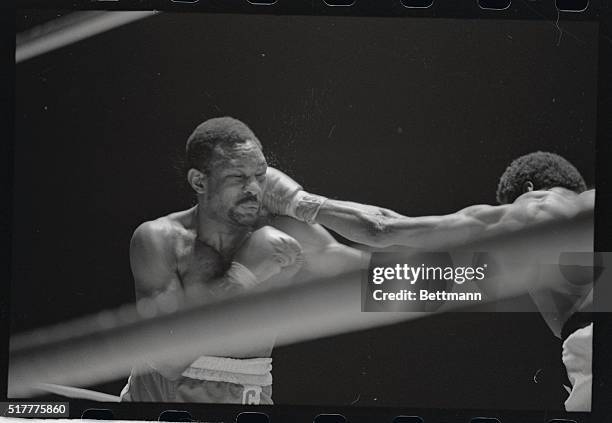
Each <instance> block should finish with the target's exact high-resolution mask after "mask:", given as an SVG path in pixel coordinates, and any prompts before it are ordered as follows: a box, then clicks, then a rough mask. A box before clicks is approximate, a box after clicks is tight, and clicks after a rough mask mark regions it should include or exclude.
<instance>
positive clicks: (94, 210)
mask: <svg viewBox="0 0 612 423" xmlns="http://www.w3.org/2000/svg"><path fill="white" fill-rule="evenodd" d="M564 29H565V31H564V33H563V34H562V37H561V40H560V42H559V33H558V32H557V30H556V28H555V27H554V25H552V24H541V23H540V24H535V23H526V22H509V21H480V22H476V21H472V22H470V21H455V20H437V21H430V20H423V19H420V20H408V19H399V20H396V19H372V20H369V21H366V20H363V19H357V18H344V19H341V18H322V17H319V18H316V19H314V18H290V17H274V18H272V17H261V16H257V17H255V16H249V17H248V19H247V18H245V17H240V16H233V17H229V16H222V15H218V16H204V15H201V16H197V15H191V16H188V15H163V16H157V17H154V18H151V19H148V20H145V21H141V22H138V23H135V24H131V25H129V26H126V27H123V28H120V29H115V30H113V31H111V32H108V33H105V34H103V35H101V36H97V37H94V38H91V39H89V40H87V41H85V42H81V43H78V44H76V45H73V46H70V47H68V48H64V49H61V50H59V51H56V52H54V53H52V54H48V55H45V56H42V57H40V58H37V59H34V60H30V61H28V62H26V63H23V64H20V65H18V67H17V73H16V76H17V84H16V100H17V107H16V145H15V160H16V162H15V163H16V164H15V168H16V173H15V191H14V193H15V194H14V195H15V208H14V222H13V241H14V244H13V248H14V249H13V256H14V262H13V283H12V285H11V312H12V322H11V330H12V331H13V332H20V331H23V330H26V329H29V328H33V327H36V326H41V325H46V324H49V323H54V322H59V321H63V320H66V319H68V318H71V317H74V316H77V315H82V314H85V313H89V312H94V311H98V310H102V309H105V308H109V307H115V306H118V305H120V304H123V303H126V302H129V301H131V300H132V299H133V287H132V282H131V275H130V271H129V263H128V259H127V254H128V244H129V238H130V236H131V233H132V231H133V229H134V228H135V227H136V226H137V225H138V224H139V223H141V222H142V221H145V220H149V219H152V218H156V217H158V216H160V215H163V214H166V213H169V212H171V211H176V210H179V209H181V208H184V207H188V206H189V205H190V204H191V201H192V200H191V197H190V194H189V192H188V190H187V189H186V188H185V187H184V184H183V182H182V180H181V177H180V175H179V174H178V172H177V171H176V169H175V167H176V165H177V163H178V159H179V158H180V156H181V151H182V148H183V147H184V142H185V140H186V138H187V136H188V135H189V133H190V132H191V130H192V129H193V127H194V126H195V125H196V124H198V123H199V122H200V121H202V120H204V119H206V118H209V117H213V116H218V115H232V116H235V117H237V118H240V119H242V120H244V121H245V122H247V123H248V124H249V125H250V126H251V127H252V128H253V130H254V131H255V132H256V134H258V136H259V138H260V139H261V141H262V142H263V144H264V148H265V152H266V153H267V155H268V156H269V158H270V161H271V162H272V163H274V164H276V165H277V166H279V167H280V168H281V169H283V170H285V171H287V173H289V174H291V175H292V176H294V177H295V178H296V179H297V180H299V181H300V182H301V183H302V184H303V185H304V186H305V187H306V188H307V189H308V190H310V191H313V192H318V193H321V194H324V195H328V196H330V197H336V198H342V199H350V200H353V201H360V202H367V203H374V204H378V205H382V206H386V207H389V208H392V209H395V210H397V211H400V212H402V213H404V214H407V215H420V214H433V213H436V214H439V213H447V212H452V211H455V210H457V209H459V208H461V207H465V206H468V205H471V204H475V203H493V202H494V192H495V188H496V185H497V179H498V177H499V175H500V174H501V173H502V172H503V170H504V169H505V166H507V164H508V163H509V162H510V161H511V160H512V159H513V158H515V157H516V156H518V155H521V154H524V153H528V152H531V151H535V150H548V151H554V152H557V153H559V154H562V155H564V156H565V157H566V158H568V159H570V160H571V161H572V162H573V163H574V164H575V165H576V166H577V167H578V168H579V170H580V171H581V172H582V173H583V175H584V176H585V178H586V179H587V183H589V184H592V183H593V181H594V179H593V176H594V175H593V163H594V155H593V151H594V143H595V118H594V116H595V107H596V103H595V95H596V73H595V72H596V51H597V46H596V41H595V34H596V31H595V29H596V28H595V27H594V26H590V25H588V24H583V23H572V24H569V23H565V24H564ZM577 80H579V81H582V83H576V81H577ZM518 301H521V302H524V301H527V300H526V299H520V300H518ZM559 348H560V343H559V342H558V341H557V340H556V339H555V338H554V337H553V336H552V334H550V333H549V332H548V329H547V327H546V325H545V324H544V323H543V322H542V320H541V318H540V317H539V316H538V315H537V314H533V315H531V314H526V313H512V314H511V315H494V316H491V315H486V316H485V315H482V314H476V315H468V314H460V315H449V316H438V317H435V318H431V319H429V320H423V321H419V322H414V323H410V324H403V325H398V326H395V327H389V328H385V329H378V330H376V331H371V332H365V333H359V334H351V335H345V336H342V337H337V338H334V339H329V340H320V341H316V342H309V343H306V344H301V345H295V346H292V347H285V348H280V349H278V350H277V351H276V352H275V362H276V365H275V371H274V377H275V384H274V398H275V401H276V402H277V403H293V404H350V403H353V402H354V403H356V404H357V405H406V406H410V405H413V404H414V405H418V406H421V407H461V408H483V407H485V408H489V407H491V408H525V409H529V408H532V409H539V408H561V406H562V401H563V393H562V391H561V388H560V374H559V368H558V367H559V365H560V362H559V359H558V358H559V357H560V349H559ZM536 374H537V378H536V379H535V380H534V375H536ZM491 381H504V383H502V384H496V385H495V388H493V387H492V384H491ZM536 381H537V382H536ZM121 383H122V382H117V383H115V384H109V385H106V386H105V387H103V388H104V389H106V390H107V391H109V392H110V391H114V392H113V393H115V394H116V393H118V390H119V389H120V387H121ZM324 386H325V389H323V387H324Z"/></svg>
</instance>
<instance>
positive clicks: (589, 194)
mask: <svg viewBox="0 0 612 423" xmlns="http://www.w3.org/2000/svg"><path fill="white" fill-rule="evenodd" d="M514 205H515V207H514V208H515V209H516V210H517V211H521V212H523V213H525V214H526V216H527V217H529V218H532V219H536V220H540V219H548V218H559V219H563V218H573V217H575V216H577V215H579V214H582V213H589V212H592V211H593V210H594V207H595V190H589V191H585V192H582V193H576V192H574V191H571V190H568V189H565V188H552V189H550V190H546V191H532V192H528V193H525V194H523V195H521V196H520V197H519V198H517V199H516V201H515V202H514Z"/></svg>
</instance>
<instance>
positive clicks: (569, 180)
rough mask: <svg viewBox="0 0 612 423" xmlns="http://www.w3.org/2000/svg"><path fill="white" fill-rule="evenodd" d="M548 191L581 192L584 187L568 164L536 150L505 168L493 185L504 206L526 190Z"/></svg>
mask: <svg viewBox="0 0 612 423" xmlns="http://www.w3.org/2000/svg"><path fill="white" fill-rule="evenodd" d="M551 188H566V189H569V190H571V191H574V192H576V193H581V192H583V191H585V190H586V188H587V187H586V183H585V182H584V179H583V178H582V175H580V172H578V170H577V169H576V168H575V167H574V166H573V165H572V164H571V163H570V162H568V161H567V160H565V159H564V158H563V157H561V156H559V155H557V154H553V153H545V152H542V151H537V152H535V153H530V154H527V155H524V156H521V157H519V158H518V159H516V160H514V161H513V162H512V163H511V164H510V166H508V168H507V169H506V171H505V172H504V174H503V175H502V176H501V178H500V179H499V184H498V185H497V201H498V202H499V203H500V204H508V203H512V202H514V200H516V199H517V198H518V197H519V196H521V195H522V194H524V193H526V192H528V191H535V190H547V189H551Z"/></svg>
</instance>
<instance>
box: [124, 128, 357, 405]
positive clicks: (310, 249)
mask: <svg viewBox="0 0 612 423" xmlns="http://www.w3.org/2000/svg"><path fill="white" fill-rule="evenodd" d="M186 157H187V167H188V169H189V170H188V171H187V181H188V183H189V186H190V187H191V188H192V189H193V191H194V193H195V195H196V197H197V205H196V206H195V207H193V208H191V209H189V210H184V211H180V212H176V213H171V214H169V215H167V216H163V217H160V218H158V219H155V220H152V221H148V222H145V223H143V224H141V225H140V226H139V227H138V228H137V229H136V230H135V232H134V235H133V237H132V240H131V245H130V263H131V268H132V272H133V275H134V281H135V288H136V297H137V300H143V299H147V300H149V299H151V298H153V299H159V298H164V296H172V297H173V298H177V297H178V298H183V299H184V301H179V307H180V306H183V305H185V304H188V303H189V300H193V299H194V298H193V296H199V297H200V298H198V300H207V299H215V298H221V297H224V296H227V295H234V294H239V293H241V292H245V291H248V290H253V289H265V288H266V287H271V286H275V285H278V284H280V283H287V282H290V283H296V282H301V281H306V280H309V279H313V278H317V279H320V278H327V277H331V276H334V275H337V274H340V273H345V272H349V271H352V270H357V269H361V268H367V265H368V261H369V256H368V253H365V252H361V251H358V250H355V249H353V248H350V247H347V246H344V245H341V244H339V243H337V242H336V241H335V240H334V238H333V237H332V236H331V235H330V234H329V233H328V232H327V231H326V230H325V229H323V228H322V227H321V226H319V225H316V224H306V223H303V222H300V221H298V220H296V219H292V218H288V217H285V216H274V215H272V214H270V213H268V211H267V210H266V209H265V208H264V207H262V201H263V197H264V195H265V194H264V191H265V188H266V180H267V168H268V166H267V163H266V159H265V156H264V154H263V150H262V145H261V143H260V141H259V140H258V139H257V137H256V136H255V134H254V133H253V132H252V131H251V129H249V127H248V126H247V125H245V124H244V123H242V122H240V121H238V120H236V119H233V118H230V117H223V118H214V119H210V120H207V121H205V122H203V123H202V124H200V125H199V126H198V127H197V128H196V129H195V130H194V131H193V133H192V134H191V136H190V137H189V139H188V141H187V146H186ZM302 220H304V219H302ZM311 223H312V222H311ZM228 318H231V316H228ZM273 342H274V334H270V339H262V340H261V343H260V345H253V347H252V349H251V350H250V351H227V355H226V356H225V357H209V356H199V357H190V358H188V359H186V360H182V359H174V360H172V359H170V360H166V361H164V362H156V363H141V364H140V365H139V366H137V367H135V368H134V370H133V371H132V374H131V376H130V378H129V380H128V384H127V385H126V387H125V388H124V390H123V392H122V395H121V398H122V400H123V401H146V402H207V403H237V404H271V403H272V398H271V395H272V374H271V369H272V359H271V358H270V354H271V351H272V347H273Z"/></svg>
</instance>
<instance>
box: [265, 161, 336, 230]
mask: <svg viewBox="0 0 612 423" xmlns="http://www.w3.org/2000/svg"><path fill="white" fill-rule="evenodd" d="M325 201H327V198H325V197H322V196H320V195H315V194H310V193H307V192H306V191H304V190H303V189H302V187H301V186H300V184H298V183H297V182H295V181H294V180H293V179H291V178H290V177H289V176H287V175H285V174H284V173H283V172H281V171H280V170H278V169H274V168H273V167H268V171H267V172H266V183H265V186H264V194H263V204H264V206H265V207H266V209H268V211H270V212H271V213H273V214H277V215H282V216H289V217H293V218H294V219H297V220H299V221H301V222H306V223H314V222H315V219H316V217H317V214H318V213H319V209H320V208H321V206H322V205H323V203H324V202H325Z"/></svg>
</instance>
